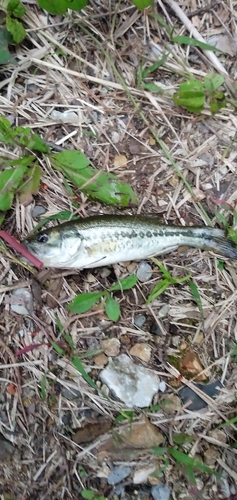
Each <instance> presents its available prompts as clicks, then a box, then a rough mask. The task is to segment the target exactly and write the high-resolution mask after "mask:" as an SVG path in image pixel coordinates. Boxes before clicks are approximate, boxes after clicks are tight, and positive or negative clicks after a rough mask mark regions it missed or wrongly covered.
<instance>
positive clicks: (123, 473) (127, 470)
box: [107, 465, 132, 486]
mask: <svg viewBox="0 0 237 500" xmlns="http://www.w3.org/2000/svg"><path fill="white" fill-rule="evenodd" d="M131 471H132V469H131V467H127V466H126V465H125V466H124V467H114V469H113V470H111V472H110V473H109V475H108V478H107V481H108V484H110V485H111V486H113V485H115V484H119V483H121V481H123V479H125V478H126V477H128V476H129V474H131Z"/></svg>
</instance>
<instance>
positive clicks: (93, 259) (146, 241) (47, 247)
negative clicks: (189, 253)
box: [22, 215, 237, 269]
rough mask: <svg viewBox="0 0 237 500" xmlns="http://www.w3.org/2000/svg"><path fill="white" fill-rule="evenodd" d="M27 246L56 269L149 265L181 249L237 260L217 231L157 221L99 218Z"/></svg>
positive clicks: (58, 229)
mask: <svg viewBox="0 0 237 500" xmlns="http://www.w3.org/2000/svg"><path fill="white" fill-rule="evenodd" d="M22 243H23V245H24V246H25V247H26V248H27V249H28V250H29V251H30V252H31V253H32V254H33V255H35V257H37V258H38V259H39V260H40V261H41V262H43V264H44V266H45V267H53V268H68V269H71V268H74V269H82V268H95V267H101V266H109V265H112V264H116V263H120V262H125V261H135V260H142V259H149V258H151V257H155V256H157V255H162V254H167V253H169V252H172V251H175V250H177V249H178V248H179V247H180V246H189V247H196V248H200V249H203V250H211V251H214V252H216V253H218V254H219V255H221V256H223V257H226V258H230V259H237V245H236V244H235V243H234V242H233V240H231V239H229V238H228V237H226V234H225V231H223V230H222V229H218V228H212V227H205V226H204V227H201V226H200V227H197V226H196V227H191V226H169V225H167V226H166V225H160V221H159V220H158V218H156V217H153V216H152V217H150V216H141V215H96V216H91V217H86V218H84V219H83V218H79V219H74V220H71V221H69V222H64V223H63V224H59V225H58V226H54V227H50V228H49V229H45V230H43V231H41V232H39V233H36V234H33V235H32V236H30V237H28V238H27V239H25V240H23V242H22Z"/></svg>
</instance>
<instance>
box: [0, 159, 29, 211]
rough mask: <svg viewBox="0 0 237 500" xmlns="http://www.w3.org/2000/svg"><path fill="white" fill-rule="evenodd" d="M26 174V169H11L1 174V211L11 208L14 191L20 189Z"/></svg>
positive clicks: (22, 167)
mask: <svg viewBox="0 0 237 500" xmlns="http://www.w3.org/2000/svg"><path fill="white" fill-rule="evenodd" d="M24 173H25V167H24V166H21V167H18V168H10V169H9V170H4V172H1V174H0V210H2V211H5V210H9V208H11V204H12V201H13V198H14V190H15V189H16V188H17V187H18V185H19V183H20V181H21V180H22V178H23V176H24Z"/></svg>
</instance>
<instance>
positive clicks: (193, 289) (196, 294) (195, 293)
mask: <svg viewBox="0 0 237 500" xmlns="http://www.w3.org/2000/svg"><path fill="white" fill-rule="evenodd" d="M189 287H190V290H191V293H192V295H193V298H194V300H195V302H196V303H197V306H198V309H199V311H200V314H201V317H202V320H203V319H204V316H203V308H202V299H201V295H200V293H199V290H198V287H197V285H196V283H194V281H193V280H190V281H189Z"/></svg>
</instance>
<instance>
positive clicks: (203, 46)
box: [172, 35, 224, 54]
mask: <svg viewBox="0 0 237 500" xmlns="http://www.w3.org/2000/svg"><path fill="white" fill-rule="evenodd" d="M172 42H174V43H182V44H183V45H191V46H192V47H199V48H200V49H203V50H211V51H212V52H222V54H224V52H223V51H222V50H220V49H217V48H216V47H213V46H212V45H209V44H208V43H204V42H200V41H199V40H195V39H194V38H190V37H189V36H183V35H179V36H176V37H174V38H172Z"/></svg>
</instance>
